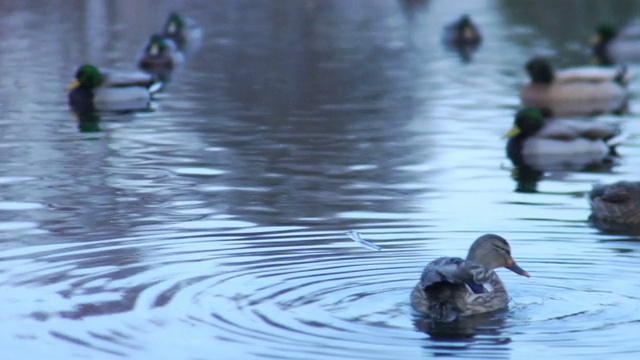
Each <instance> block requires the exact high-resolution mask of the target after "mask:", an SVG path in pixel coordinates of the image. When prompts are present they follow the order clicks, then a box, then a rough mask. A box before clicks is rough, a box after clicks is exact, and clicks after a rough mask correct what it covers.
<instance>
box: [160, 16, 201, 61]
mask: <svg viewBox="0 0 640 360" xmlns="http://www.w3.org/2000/svg"><path fill="white" fill-rule="evenodd" d="M162 35H163V36H164V37H166V38H169V39H171V40H173V41H174V42H175V44H176V45H177V48H178V49H179V50H181V51H183V52H188V51H192V50H194V49H195V48H197V47H199V45H200V42H201V41H202V29H201V28H200V26H198V24H197V23H196V22H195V20H193V19H190V18H187V17H184V16H182V15H180V14H178V13H176V12H173V13H171V14H169V17H168V18H167V21H166V22H165V24H164V27H163V28H162Z"/></svg>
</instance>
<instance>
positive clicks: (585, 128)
mask: <svg viewBox="0 0 640 360" xmlns="http://www.w3.org/2000/svg"><path fill="white" fill-rule="evenodd" d="M548 115H549V114H547V113H545V112H544V111H542V110H540V109H537V108H524V109H520V110H518V112H517V113H516V116H515V119H514V123H513V127H512V128H511V130H510V131H509V132H508V133H507V134H505V137H506V138H508V139H509V141H508V142H507V156H508V157H509V159H511V161H512V162H513V163H514V164H515V165H518V166H521V165H527V166H530V167H532V168H533V169H536V170H542V171H545V170H559V169H568V170H580V169H582V168H583V167H584V166H587V165H590V164H593V163H597V162H602V161H603V160H605V158H607V156H612V155H615V154H616V153H615V146H617V145H618V144H620V142H621V141H622V140H623V139H624V137H623V136H618V135H620V130H619V129H618V128H617V127H615V126H612V125H608V124H602V123H596V122H592V121H588V120H577V119H549V118H548Z"/></svg>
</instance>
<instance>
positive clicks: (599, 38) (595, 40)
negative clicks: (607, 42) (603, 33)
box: [589, 35, 602, 45]
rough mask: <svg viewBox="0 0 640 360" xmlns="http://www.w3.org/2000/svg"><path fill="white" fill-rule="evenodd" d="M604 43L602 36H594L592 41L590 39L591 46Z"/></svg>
mask: <svg viewBox="0 0 640 360" xmlns="http://www.w3.org/2000/svg"><path fill="white" fill-rule="evenodd" d="M601 42H602V37H600V35H593V36H592V37H591V39H589V43H590V44H591V45H598V44H600V43H601Z"/></svg>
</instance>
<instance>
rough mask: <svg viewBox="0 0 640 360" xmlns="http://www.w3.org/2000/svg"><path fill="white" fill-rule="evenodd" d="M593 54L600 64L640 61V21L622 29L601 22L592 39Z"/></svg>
mask: <svg viewBox="0 0 640 360" xmlns="http://www.w3.org/2000/svg"><path fill="white" fill-rule="evenodd" d="M591 45H592V51H593V56H594V57H595V59H596V62H597V63H598V64H600V65H613V64H626V63H630V62H640V21H635V22H633V23H631V24H629V25H627V26H626V27H624V28H623V29H622V30H618V28H617V27H616V26H615V25H613V24H610V23H606V24H601V25H599V26H598V27H597V28H596V33H595V35H594V36H593V38H592V39H591Z"/></svg>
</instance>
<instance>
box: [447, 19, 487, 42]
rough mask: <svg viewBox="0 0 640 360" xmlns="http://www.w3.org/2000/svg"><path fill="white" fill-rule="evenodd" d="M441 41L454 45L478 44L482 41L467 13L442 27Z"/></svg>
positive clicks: (476, 27) (477, 29)
mask: <svg viewBox="0 0 640 360" xmlns="http://www.w3.org/2000/svg"><path fill="white" fill-rule="evenodd" d="M442 39H443V41H444V42H446V43H449V44H455V45H478V44H480V43H481V42H482V34H481V33H480V29H479V28H478V26H477V25H476V24H474V23H473V21H471V18H470V17H469V15H462V16H460V18H459V19H458V20H456V21H454V22H452V23H450V24H448V25H447V26H445V28H444V34H443V38H442Z"/></svg>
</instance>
